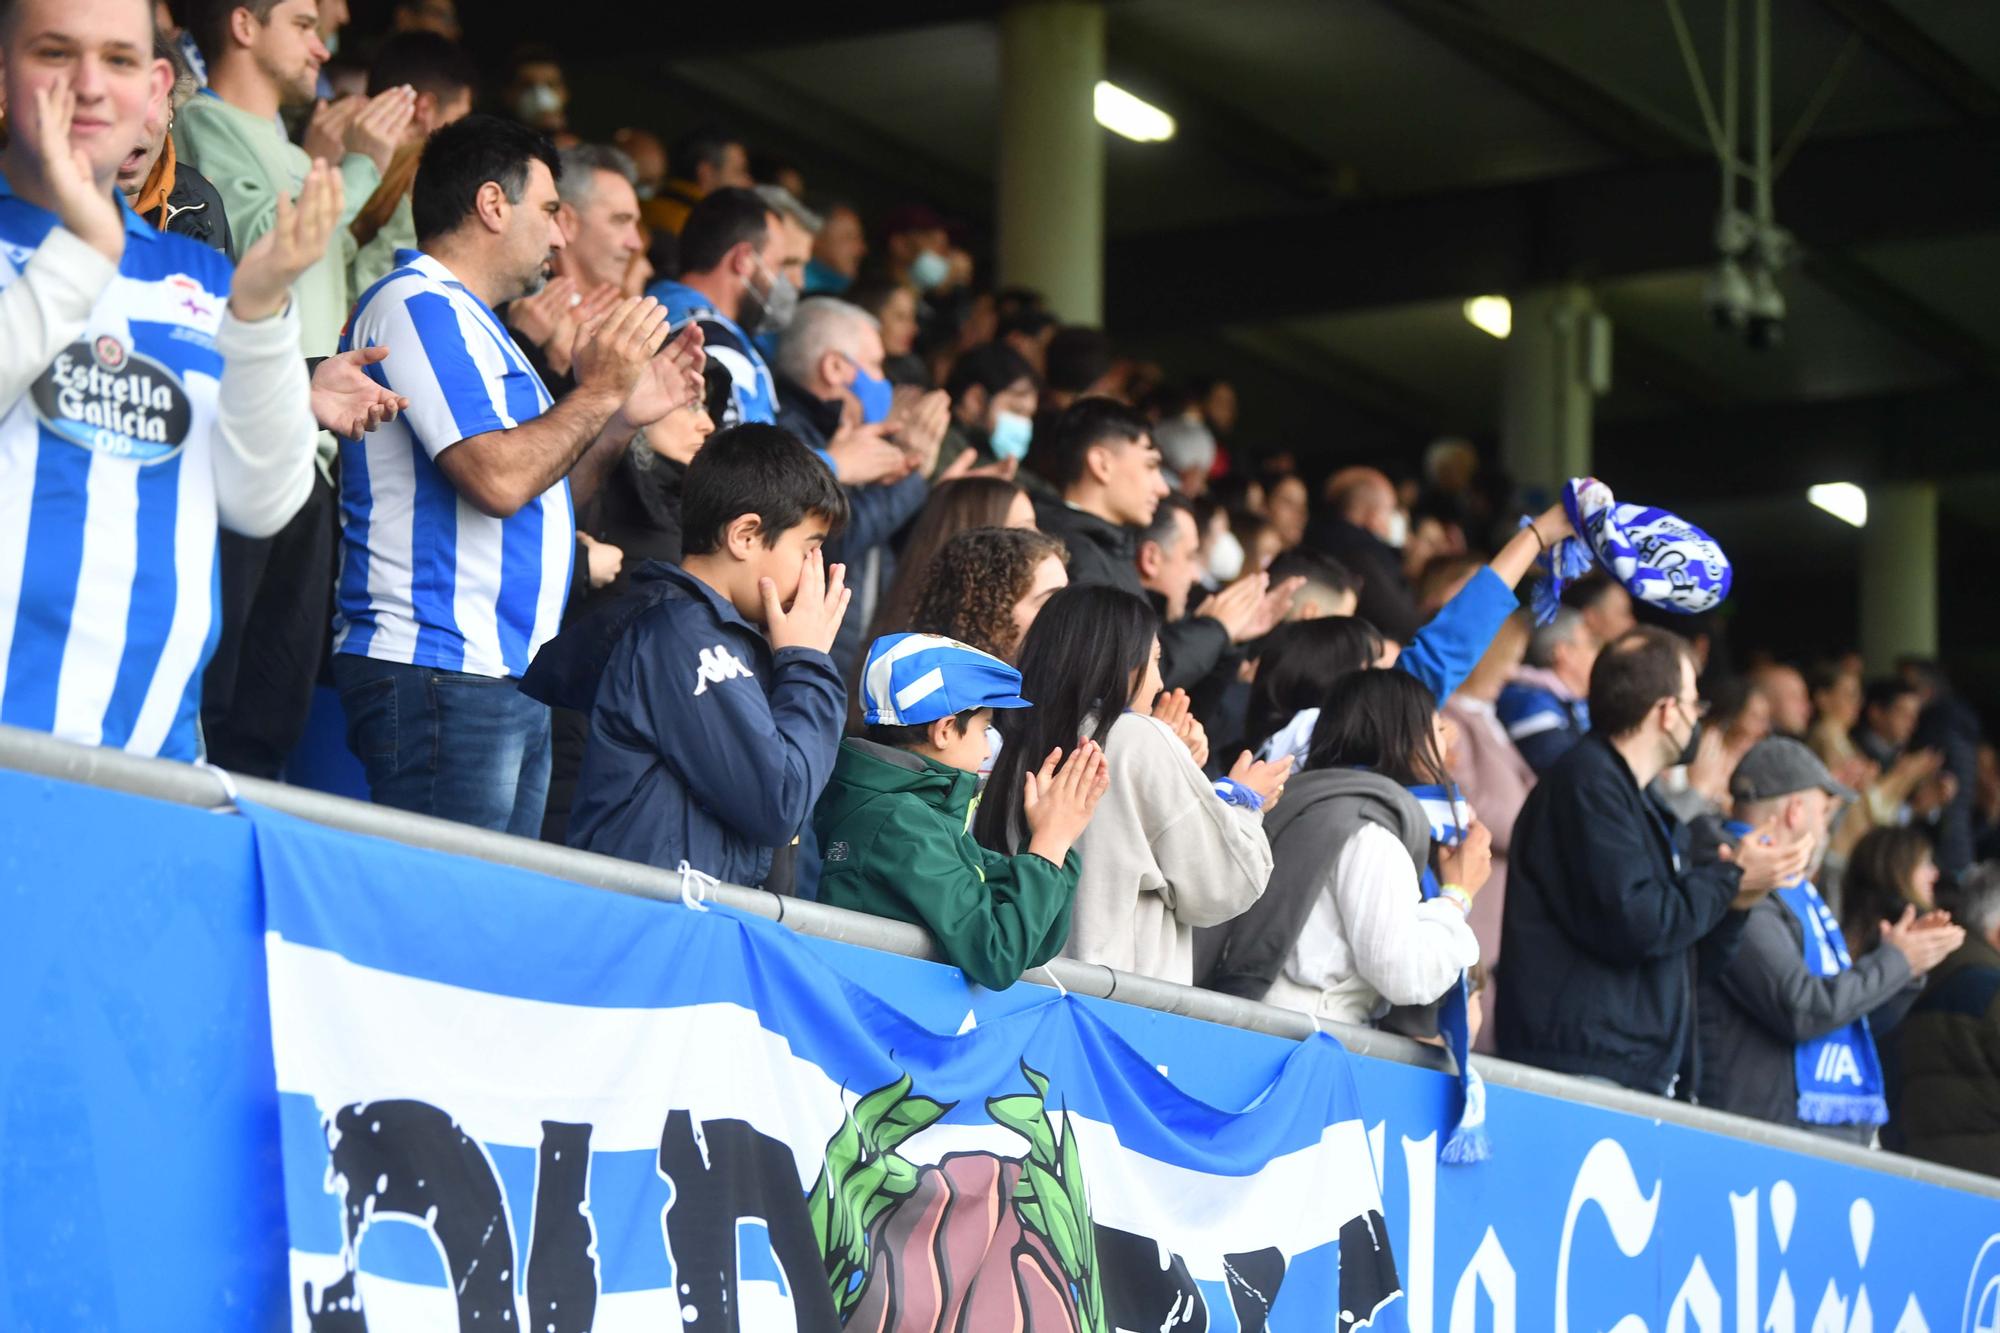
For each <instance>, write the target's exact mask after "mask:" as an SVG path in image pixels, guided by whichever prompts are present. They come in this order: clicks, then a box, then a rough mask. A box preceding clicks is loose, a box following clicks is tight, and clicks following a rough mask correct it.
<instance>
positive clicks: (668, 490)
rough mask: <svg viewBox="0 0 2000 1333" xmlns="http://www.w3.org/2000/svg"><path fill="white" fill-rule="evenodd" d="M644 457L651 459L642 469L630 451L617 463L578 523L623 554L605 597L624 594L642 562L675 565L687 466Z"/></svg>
mask: <svg viewBox="0 0 2000 1333" xmlns="http://www.w3.org/2000/svg"><path fill="white" fill-rule="evenodd" d="M648 457H649V458H650V459H651V460H652V461H651V462H650V463H649V464H648V465H646V466H645V467H641V466H639V465H638V464H637V463H636V462H634V461H633V455H632V454H630V453H627V454H626V456H625V457H624V458H621V459H619V460H618V463H617V465H616V466H615V467H613V468H612V469H611V472H610V474H609V475H608V476H606V477H605V479H604V485H603V486H602V487H601V488H600V489H599V490H598V492H597V495H596V496H595V497H594V498H593V499H592V501H591V505H590V512H589V514H588V516H587V518H582V517H580V519H579V523H580V525H581V526H582V527H583V529H584V531H586V532H588V533H589V534H590V535H591V536H593V537H595V538H596V539H597V540H599V541H601V542H609V543H611V544H612V545H613V546H616V547H617V548H618V549H619V550H621V551H623V552H624V553H625V567H624V570H623V572H621V573H620V574H619V575H618V578H617V581H616V582H614V583H612V584H611V585H610V586H609V587H607V588H605V589H604V590H603V592H604V593H606V594H611V595H616V594H618V593H622V592H624V591H625V589H626V588H627V587H628V586H629V585H630V583H631V581H632V574H633V571H635V570H636V569H638V567H639V566H640V565H641V564H643V563H644V562H646V561H648V560H658V561H659V562H660V563H662V564H667V565H678V564H679V563H680V562H681V482H682V481H683V480H685V479H686V477H687V465H686V464H684V463H676V462H675V461H674V460H673V459H671V458H665V457H662V456H661V455H659V454H649V455H648Z"/></svg>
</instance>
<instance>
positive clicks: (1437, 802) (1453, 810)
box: [1408, 783, 1493, 1164]
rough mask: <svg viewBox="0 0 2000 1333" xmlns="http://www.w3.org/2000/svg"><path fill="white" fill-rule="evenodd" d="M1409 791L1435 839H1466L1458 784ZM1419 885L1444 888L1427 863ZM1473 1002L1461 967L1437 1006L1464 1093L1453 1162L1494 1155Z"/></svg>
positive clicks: (1446, 1154) (1429, 893) (1467, 821)
mask: <svg viewBox="0 0 2000 1333" xmlns="http://www.w3.org/2000/svg"><path fill="white" fill-rule="evenodd" d="M1408 790H1409V793H1410V795H1412V796H1414V797H1416V798H1417V804H1418V805H1420V806H1422V807H1423V811H1424V818H1425V819H1427V820H1429V821H1430V826H1431V841H1432V842H1433V843H1435V844H1436V845H1438V846H1440V847H1456V846H1458V845H1459V844H1460V843H1462V842H1464V841H1465V836H1466V834H1467V833H1468V832H1469V831H1470V830H1471V828H1472V807H1471V806H1469V805H1467V804H1466V802H1465V797H1464V796H1463V795H1462V794H1460V792H1459V789H1458V784H1456V783H1453V784H1451V785H1450V786H1446V787H1441V786H1437V785H1436V784H1432V783H1419V784H1412V785H1411V786H1410V787H1409V788H1408ZM1418 885H1419V887H1420V888H1421V889H1422V891H1423V895H1424V898H1425V900H1426V901H1428V900H1430V899H1432V898H1435V897H1437V896H1438V894H1439V893H1441V892H1443V888H1444V886H1443V885H1441V884H1439V883H1438V877H1437V875H1436V873H1435V872H1433V871H1432V870H1431V868H1430V867H1429V866H1428V865H1427V866H1425V867H1424V870H1423V875H1422V876H1421V878H1420V879H1419V881H1418ZM1471 1003H1472V987H1471V983H1470V982H1468V981H1467V980H1466V977H1465V974H1464V973H1463V972H1461V973H1459V976H1458V983H1457V984H1456V985H1454V986H1453V987H1452V988H1451V989H1450V990H1448V991H1446V992H1445V994H1444V999H1443V1002H1442V1003H1440V1004H1439V1005H1438V1035H1439V1036H1440V1037H1442V1038H1444V1044H1445V1048H1446V1049H1447V1050H1449V1051H1450V1052H1451V1058H1452V1060H1453V1061H1454V1062H1455V1063H1456V1064H1457V1066H1458V1085H1459V1092H1460V1099H1459V1112H1458V1118H1457V1120H1456V1121H1455V1122H1454V1123H1453V1126H1452V1131H1451V1134H1450V1136H1449V1137H1448V1138H1446V1140H1445V1143H1444V1148H1443V1149H1442V1150H1441V1151H1440V1152H1439V1153H1438V1157H1439V1159H1440V1160H1442V1161H1445V1162H1450V1163H1454V1164H1458V1163H1465V1162H1483V1161H1485V1160H1486V1159H1487V1158H1488V1157H1490V1156H1492V1155H1493V1145H1492V1141H1491V1140H1490V1139H1489V1138H1488V1136H1487V1133H1486V1083H1485V1081H1484V1080H1483V1079H1481V1078H1480V1077H1479V1071H1478V1070H1476V1069H1474V1068H1473V1067H1472V1020H1471V1012H1470V1011H1471Z"/></svg>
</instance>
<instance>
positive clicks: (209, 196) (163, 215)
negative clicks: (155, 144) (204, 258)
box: [145, 161, 236, 254]
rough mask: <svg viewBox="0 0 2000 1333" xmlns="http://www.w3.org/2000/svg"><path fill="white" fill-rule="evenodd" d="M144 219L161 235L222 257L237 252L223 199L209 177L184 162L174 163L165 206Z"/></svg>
mask: <svg viewBox="0 0 2000 1333" xmlns="http://www.w3.org/2000/svg"><path fill="white" fill-rule="evenodd" d="M145 216H146V221H148V222H150V223H152V224H153V225H154V226H155V227H158V228H159V229H160V230H161V231H165V232H172V233H173V234H174V235H176V236H185V237H187V238H188V239H189V240H191V241H200V242H201V243H202V244H203V245H206V246H208V247H210V248H211V249H215V250H220V251H222V253H223V254H228V253H230V252H231V251H232V250H234V249H235V248H236V247H235V245H234V243H233V242H232V241H231V240H230V236H229V215H228V214H227V213H225V212H223V211H222V196H221V195H219V194H217V193H216V192H215V187H214V186H213V185H210V184H209V183H208V178H207V177H206V176H204V175H202V174H201V173H200V172H198V171H196V170H195V169H194V168H193V167H191V166H189V165H188V164H187V163H185V162H179V161H176V162H175V163H174V188H173V189H171V190H169V191H168V192H167V201H166V204H165V206H163V207H161V208H156V209H154V210H153V211H152V212H150V213H148V214H146V215H145Z"/></svg>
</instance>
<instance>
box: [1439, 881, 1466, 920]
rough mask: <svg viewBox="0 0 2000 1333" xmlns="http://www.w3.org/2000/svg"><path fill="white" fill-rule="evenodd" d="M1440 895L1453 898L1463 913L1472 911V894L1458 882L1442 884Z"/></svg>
mask: <svg viewBox="0 0 2000 1333" xmlns="http://www.w3.org/2000/svg"><path fill="white" fill-rule="evenodd" d="M1438 897H1440V898H1449V899H1451V901H1452V903H1453V904H1454V905H1456V906H1457V908H1458V910H1459V912H1460V913H1461V914H1464V913H1469V912H1471V911H1472V895H1471V894H1469V893H1467V892H1466V891H1465V890H1464V889H1463V888H1461V887H1459V886H1458V885H1456V884H1440V885H1439V886H1438Z"/></svg>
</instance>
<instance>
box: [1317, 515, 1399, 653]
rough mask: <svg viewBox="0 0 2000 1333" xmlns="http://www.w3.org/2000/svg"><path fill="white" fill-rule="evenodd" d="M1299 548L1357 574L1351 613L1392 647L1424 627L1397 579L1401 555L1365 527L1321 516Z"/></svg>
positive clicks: (1342, 519)
mask: <svg viewBox="0 0 2000 1333" xmlns="http://www.w3.org/2000/svg"><path fill="white" fill-rule="evenodd" d="M1305 544H1306V545H1307V546H1310V547H1312V548H1313V549H1314V550H1317V551H1323V552H1325V553H1326V554H1327V555H1330V556H1332V557H1333V558H1334V559H1336V560H1338V561H1340V563H1341V564H1343V565H1346V566H1347V567H1348V568H1349V569H1351V570H1353V571H1354V572H1355V573H1356V574H1359V575H1360V576H1361V592H1360V598H1359V601H1358V603H1357V604H1356V606H1355V608H1354V614H1355V615H1357V616H1359V617H1360V618H1361V619H1363V620H1365V621H1367V622H1368V623H1369V624H1371V625H1373V626H1374V627H1375V628H1376V629H1379V630H1381V631H1382V633H1383V634H1385V635H1387V636H1388V637H1389V638H1392V639H1394V640H1395V641H1396V642H1397V643H1400V644H1405V645H1407V644H1408V643H1409V642H1410V640H1411V639H1413V638H1415V637H1416V633H1417V631H1418V630H1420V629H1422V628H1423V627H1424V621H1425V619H1426V617H1425V615H1424V613H1423V609H1422V608H1421V607H1419V606H1418V605H1417V596H1416V594H1415V593H1414V592H1412V591H1411V590H1410V582H1409V580H1408V579H1406V578H1404V577H1403V553H1402V552H1400V551H1398V550H1397V549H1396V548H1395V547H1393V546H1391V545H1389V543H1387V542H1385V541H1383V540H1382V539H1381V538H1380V537H1377V536H1376V535H1375V534H1374V533H1372V532H1370V531H1368V530H1367V529H1366V528H1359V527H1356V526H1355V525H1354V524H1352V523H1349V522H1348V521H1347V520H1346V519H1344V518H1338V517H1336V516H1334V515H1332V514H1324V515H1321V516H1320V517H1319V518H1316V519H1314V520H1313V522H1312V526H1310V527H1308V528H1307V529H1306V540H1305Z"/></svg>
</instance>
